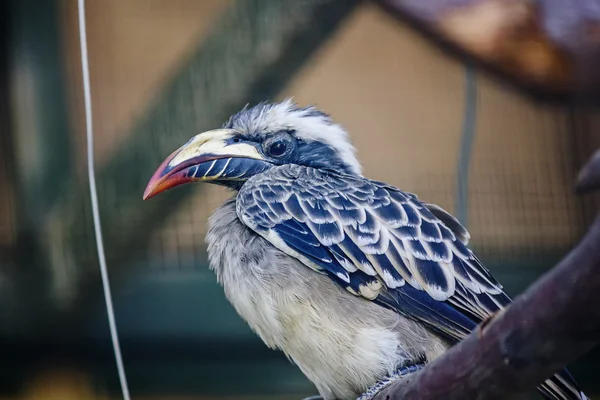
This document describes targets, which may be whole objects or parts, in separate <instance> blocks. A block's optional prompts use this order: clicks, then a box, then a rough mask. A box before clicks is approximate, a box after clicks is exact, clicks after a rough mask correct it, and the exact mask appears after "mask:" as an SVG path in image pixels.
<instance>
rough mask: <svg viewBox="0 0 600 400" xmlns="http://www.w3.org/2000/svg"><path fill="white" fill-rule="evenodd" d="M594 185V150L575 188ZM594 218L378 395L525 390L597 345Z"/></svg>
mask: <svg viewBox="0 0 600 400" xmlns="http://www.w3.org/2000/svg"><path fill="white" fill-rule="evenodd" d="M598 188H600V150H598V151H597V152H596V154H595V155H594V156H593V157H592V159H591V161H590V162H589V163H588V164H587V165H586V166H585V167H584V168H583V169H582V171H581V173H580V175H579V180H578V191H580V192H583V191H590V190H592V189H598ZM598 304H600V216H598V217H597V218H596V220H595V222H594V223H593V224H592V226H591V228H590V230H589V231H588V233H587V235H586V236H585V237H584V238H583V240H582V241H581V242H580V243H579V245H578V246H577V247H576V248H575V249H573V251H572V252H571V253H570V254H569V255H567V256H566V257H565V258H564V259H563V260H562V261H561V262H560V263H559V264H558V265H557V266H556V267H554V268H553V269H552V270H551V271H549V272H548V273H547V274H546V275H544V276H543V277H542V278H540V279H539V280H538V281H537V282H536V283H534V284H533V285H532V287H530V288H529V289H528V290H527V291H526V292H525V293H523V294H522V295H520V296H519V297H518V298H517V299H515V301H514V303H513V304H511V305H510V307H508V308H506V309H505V310H503V311H502V312H500V313H499V314H497V315H496V316H495V317H494V318H493V319H492V320H491V321H490V322H489V323H485V324H483V325H482V326H480V327H479V328H478V329H477V330H476V331H475V332H473V333H471V334H470V335H469V336H468V337H467V338H466V339H465V340H463V341H462V342H460V343H459V344H457V345H456V346H454V347H453V348H452V349H450V350H449V351H448V352H447V353H445V354H444V355H443V356H441V357H440V358H438V359H436V360H435V361H433V362H432V363H431V364H429V365H428V366H427V367H426V368H425V369H423V370H422V371H420V372H418V373H416V374H414V375H413V376H412V377H410V378H407V379H404V380H400V381H397V382H394V383H393V384H392V385H390V386H388V387H387V388H386V389H384V390H382V391H381V392H380V393H379V394H378V395H377V396H375V399H376V400H394V399H417V398H418V399H427V400H432V399H444V400H452V399H457V400H458V399H505V398H507V397H509V396H511V395H513V396H514V395H517V394H520V393H524V392H526V391H529V390H531V389H533V388H535V387H536V386H538V385H539V384H540V383H541V382H543V381H544V380H545V379H547V378H548V377H550V376H551V375H552V374H553V373H555V372H556V371H558V370H560V369H561V368H562V367H564V366H565V365H567V364H569V363H570V362H572V361H574V360H575V359H577V358H578V357H579V356H581V355H583V354H584V353H586V352H588V351H589V350H591V349H592V348H593V347H595V346H597V345H598V344H600V307H598V306H597V305H598Z"/></svg>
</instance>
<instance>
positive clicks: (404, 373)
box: [356, 363, 425, 400]
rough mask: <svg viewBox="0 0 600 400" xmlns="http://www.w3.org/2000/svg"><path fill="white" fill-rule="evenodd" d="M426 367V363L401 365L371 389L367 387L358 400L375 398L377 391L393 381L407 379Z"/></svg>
mask: <svg viewBox="0 0 600 400" xmlns="http://www.w3.org/2000/svg"><path fill="white" fill-rule="evenodd" d="M424 367H425V363H422V364H413V365H406V366H404V367H400V368H398V369H397V370H396V372H394V373H393V374H392V375H390V376H388V377H385V378H384V379H382V380H380V381H379V382H377V383H375V384H374V385H372V386H371V387H370V388H369V389H367V391H366V392H365V393H363V394H362V395H361V396H360V397H359V398H358V399H356V400H373V399H374V398H375V396H376V395H377V393H379V392H381V391H382V390H383V389H385V388H386V387H388V386H389V385H391V384H392V383H394V382H396V381H397V380H400V379H406V377H408V376H409V375H412V374H414V373H415V372H418V371H420V370H422V369H423V368H424Z"/></svg>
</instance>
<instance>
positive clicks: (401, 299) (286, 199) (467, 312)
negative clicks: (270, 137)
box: [237, 165, 510, 340]
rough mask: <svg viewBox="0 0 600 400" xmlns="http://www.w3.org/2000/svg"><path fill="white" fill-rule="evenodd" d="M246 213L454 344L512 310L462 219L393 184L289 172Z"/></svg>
mask: <svg viewBox="0 0 600 400" xmlns="http://www.w3.org/2000/svg"><path fill="white" fill-rule="evenodd" d="M275 188H276V189H275ZM237 213H238V216H239V217H240V219H241V220H242V221H243V222H244V223H245V224H246V225H248V226H249V227H250V228H252V229H253V230H255V231H256V232H257V233H258V234H260V235H261V236H263V237H265V238H267V239H268V240H270V241H271V242H272V243H273V244H274V245H275V246H276V247H278V248H280V250H282V251H284V252H286V253H288V254H289V255H291V256H295V254H300V255H302V256H304V257H306V258H307V259H309V260H310V261H311V263H310V264H311V265H309V266H310V267H312V268H313V269H316V268H315V265H316V266H317V267H318V270H319V271H320V272H324V273H327V274H328V275H330V276H331V277H332V279H334V280H336V281H337V282H338V283H340V284H341V285H342V286H343V287H345V288H347V289H348V290H349V291H350V292H352V293H353V294H357V295H362V296H364V297H366V298H368V299H371V300H374V301H376V302H378V303H380V304H381V305H383V306H385V307H388V308H393V309H395V310H397V311H398V312H400V313H403V314H406V315H407V316H409V317H411V318H414V319H417V320H420V321H421V322H424V323H426V324H428V325H430V326H431V327H432V328H433V329H435V330H437V331H440V332H442V333H443V334H444V336H446V337H447V338H449V339H453V340H459V339H461V338H462V337H464V336H465V335H466V334H468V332H470V331H471V330H472V329H473V327H474V326H475V325H476V324H477V323H478V322H480V321H481V320H483V319H485V318H486V317H488V316H489V315H491V314H492V313H493V312H494V311H496V310H497V309H499V308H500V307H502V306H503V305H505V304H507V303H508V302H509V301H510V300H509V298H508V297H507V296H506V295H505V294H504V293H503V292H502V286H501V285H500V284H499V283H498V282H497V281H496V280H495V279H494V278H493V277H492V276H491V274H490V273H489V271H488V270H487V269H485V267H484V266H483V265H482V264H481V262H480V261H479V260H478V259H477V258H476V257H475V255H474V254H473V252H472V251H471V250H469V249H468V248H467V247H466V244H468V238H469V234H468V232H467V231H466V230H465V229H464V228H463V227H462V226H461V225H460V224H459V223H458V221H457V220H456V219H454V217H452V216H451V215H450V214H448V213H446V212H445V211H444V210H443V209H441V208H439V207H437V206H434V205H430V204H425V203H422V202H420V201H419V200H418V198H417V196H415V195H414V194H411V193H406V192H402V191H400V190H399V189H397V188H394V187H392V186H390V185H387V184H385V183H381V182H377V181H373V180H369V179H366V178H364V177H361V176H358V175H343V174H337V173H334V172H330V171H322V170H318V169H314V168H310V167H303V166H299V165H284V166H280V167H276V168H273V169H271V170H270V171H267V172H265V173H263V174H260V175H257V176H255V177H253V178H251V179H250V180H249V181H248V182H247V183H246V184H245V185H244V186H243V187H242V189H241V190H240V192H239V193H238V196H237ZM274 238H275V239H274ZM290 250H291V252H290Z"/></svg>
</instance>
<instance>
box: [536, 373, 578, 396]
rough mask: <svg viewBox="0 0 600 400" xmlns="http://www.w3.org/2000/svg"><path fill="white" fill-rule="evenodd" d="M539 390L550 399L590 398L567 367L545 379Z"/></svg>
mask: <svg viewBox="0 0 600 400" xmlns="http://www.w3.org/2000/svg"><path fill="white" fill-rule="evenodd" d="M538 390H539V391H540V392H541V393H542V395H543V396H544V398H546V399H548V400H589V399H588V398H587V396H586V395H585V394H583V392H582V391H581V389H579V386H578V385H577V382H575V379H573V377H572V376H571V374H570V373H569V371H567V370H566V369H563V370H562V371H560V372H558V373H556V374H555V375H554V376H553V377H552V378H550V379H548V380H547V381H545V382H544V383H543V384H542V385H541V386H540V387H539V388H538Z"/></svg>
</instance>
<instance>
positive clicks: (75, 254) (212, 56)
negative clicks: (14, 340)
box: [45, 0, 360, 327]
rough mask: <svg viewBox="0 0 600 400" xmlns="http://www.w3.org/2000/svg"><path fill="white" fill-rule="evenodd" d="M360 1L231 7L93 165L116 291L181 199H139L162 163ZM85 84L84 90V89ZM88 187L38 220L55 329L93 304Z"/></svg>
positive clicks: (70, 193) (268, 87) (174, 195)
mask: <svg viewBox="0 0 600 400" xmlns="http://www.w3.org/2000/svg"><path fill="white" fill-rule="evenodd" d="M359 3H360V1H359V0H281V1H271V0H238V1H236V2H235V4H234V5H233V6H232V8H231V9H229V10H228V11H227V12H226V13H225V15H224V16H223V17H222V18H221V19H220V20H219V21H218V22H217V23H216V26H215V28H214V31H213V32H212V33H211V34H210V35H209V37H208V38H207V39H206V40H205V41H204V42H203V43H201V46H200V47H199V49H198V51H197V52H196V53H195V54H194V55H193V56H192V57H191V58H190V59H189V61H188V62H187V63H186V64H185V65H184V66H183V68H181V70H180V71H179V73H178V74H176V77H175V78H174V79H173V80H172V82H171V83H170V84H168V85H167V86H166V89H165V90H164V91H163V93H162V94H161V95H160V97H159V98H158V99H156V101H155V103H154V105H153V106H152V107H151V108H150V109H148V111H147V112H146V113H145V115H144V116H143V117H142V118H141V120H140V121H139V123H138V124H137V125H136V126H135V128H134V129H133V131H132V132H131V135H129V139H128V140H127V141H126V143H124V144H123V145H122V146H121V147H120V149H119V150H117V151H116V152H115V153H114V155H113V156H112V157H111V159H110V161H108V162H107V163H106V164H105V165H102V166H98V167H97V183H98V193H99V202H100V213H101V218H102V224H103V229H104V240H105V248H106V251H107V258H108V265H109V267H110V268H111V272H110V274H111V278H112V279H113V280H114V282H115V283H117V284H118V282H119V277H120V276H122V275H123V274H124V273H125V272H126V264H125V263H126V261H128V260H132V259H134V258H135V257H136V256H137V255H138V251H140V250H145V247H144V246H145V244H146V242H147V240H148V239H149V238H150V236H151V234H152V232H153V231H154V230H155V229H156V228H157V227H160V226H161V224H162V223H163V222H164V221H165V220H166V219H167V218H168V217H169V215H170V212H172V211H175V210H176V209H177V207H178V205H179V204H181V202H182V200H184V198H186V197H187V195H188V194H189V193H190V190H189V189H185V188H184V189H182V190H175V191H173V192H171V193H170V194H169V195H167V196H164V197H159V198H156V199H153V200H152V201H149V202H143V203H142V200H141V195H142V192H143V190H144V187H145V185H146V183H147V180H148V179H149V177H150V176H151V174H152V173H153V171H154V169H155V168H156V167H157V166H158V165H159V164H160V162H161V161H162V159H164V157H165V156H166V155H168V154H169V153H170V152H171V151H172V150H173V149H174V148H176V147H178V146H179V145H181V144H182V143H184V142H185V141H186V140H187V139H188V138H189V137H191V136H192V135H194V134H196V133H198V132H201V131H203V130H206V129H211V128H215V127H218V126H220V124H221V123H223V121H224V120H225V119H226V118H227V116H228V115H229V114H231V113H232V112H235V111H237V110H239V109H240V108H241V107H243V106H244V105H245V104H246V103H254V102H257V101H262V100H265V99H269V98H272V97H273V96H274V95H276V94H277V93H278V92H279V91H280V90H281V89H282V88H283V87H284V85H285V84H286V82H287V81H288V79H289V78H290V77H292V76H293V75H294V74H295V73H296V72H297V71H298V69H299V68H300V67H301V66H302V65H303V64H304V63H305V62H307V61H308V60H309V59H310V56H311V55H312V54H313V52H314V51H315V50H316V49H317V48H319V46H320V45H321V44H322V43H323V42H324V41H325V40H326V39H327V38H328V37H329V36H330V35H331V34H332V33H333V32H334V31H335V30H336V28H337V27H338V25H339V24H340V22H342V21H343V20H344V18H345V17H346V16H347V15H349V13H350V12H351V11H352V10H354V8H355V7H356V5H357V4H359ZM93 90H94V87H93V86H92V91H93ZM87 185H88V183H87V181H85V182H75V181H72V182H71V183H70V184H69V186H68V188H67V190H65V191H64V193H63V196H62V198H61V202H60V204H59V206H58V207H57V208H56V209H55V210H53V215H52V218H51V219H50V220H49V221H47V224H46V227H45V229H46V232H47V236H46V239H47V242H46V243H45V244H46V250H47V252H48V257H49V259H50V260H52V265H50V266H49V268H50V269H51V271H52V273H53V275H54V276H56V277H60V279H62V282H63V283H62V285H61V286H60V287H57V288H56V289H57V290H56V295H57V300H58V301H62V307H63V308H64V310H65V313H64V314H63V315H64V316H65V320H64V321H63V322H64V324H63V323H62V322H61V323H57V322H56V320H55V315H51V316H50V315H49V316H47V318H46V322H47V323H48V324H51V325H52V326H53V327H57V326H61V325H62V327H67V326H69V324H71V325H72V324H73V323H77V321H78V320H77V318H74V316H75V315H78V316H84V315H85V312H86V310H88V308H87V307H88V306H89V305H90V302H93V301H95V300H97V299H99V298H100V294H101V292H100V289H99V279H98V278H99V273H98V272H99V270H98V264H97V255H96V251H95V244H94V236H93V228H92V222H91V211H90V200H89V189H88V186H87Z"/></svg>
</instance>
